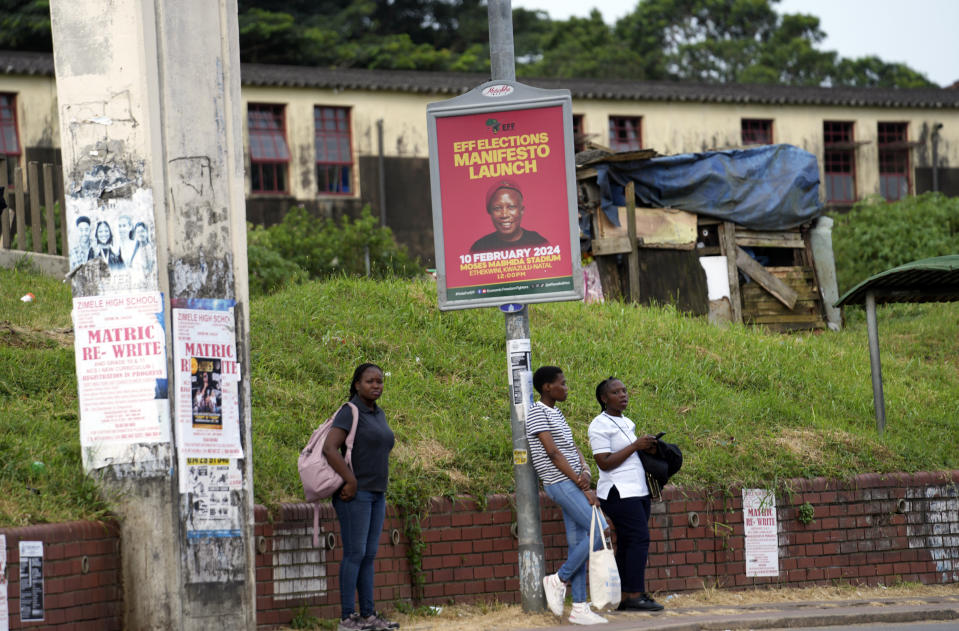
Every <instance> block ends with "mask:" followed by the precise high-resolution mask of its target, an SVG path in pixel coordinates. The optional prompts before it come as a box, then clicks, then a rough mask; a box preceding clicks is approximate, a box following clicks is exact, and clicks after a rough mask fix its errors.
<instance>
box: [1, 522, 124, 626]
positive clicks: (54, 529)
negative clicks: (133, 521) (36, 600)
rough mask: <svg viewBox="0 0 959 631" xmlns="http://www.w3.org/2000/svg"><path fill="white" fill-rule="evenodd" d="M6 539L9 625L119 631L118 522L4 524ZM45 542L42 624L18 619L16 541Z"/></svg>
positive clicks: (18, 542)
mask: <svg viewBox="0 0 959 631" xmlns="http://www.w3.org/2000/svg"><path fill="white" fill-rule="evenodd" d="M0 534H2V535H5V536H6V539H7V575H6V579H7V600H8V603H9V609H10V619H9V626H10V629H62V630H64V631H66V630H69V631H119V630H120V629H122V628H123V624H122V615H123V591H122V589H121V588H120V584H121V579H120V539H119V528H118V527H117V524H115V523H110V522H92V521H73V522H67V523H63V524H43V525H38V526H25V527H22V528H2V529H0ZM21 541H42V542H43V607H44V619H43V621H42V622H33V621H27V622H21V621H20V571H19V570H20V542H21Z"/></svg>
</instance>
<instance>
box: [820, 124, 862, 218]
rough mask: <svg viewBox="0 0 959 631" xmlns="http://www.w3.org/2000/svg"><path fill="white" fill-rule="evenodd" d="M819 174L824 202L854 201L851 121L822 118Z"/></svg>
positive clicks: (854, 168)
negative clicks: (823, 186)
mask: <svg viewBox="0 0 959 631" xmlns="http://www.w3.org/2000/svg"><path fill="white" fill-rule="evenodd" d="M822 136H823V173H824V174H825V180H826V181H825V184H826V203H827V204H843V205H848V204H852V203H853V202H855V201H856V144H855V139H854V137H853V124H852V123H851V122H848V121H824V122H823V124H822Z"/></svg>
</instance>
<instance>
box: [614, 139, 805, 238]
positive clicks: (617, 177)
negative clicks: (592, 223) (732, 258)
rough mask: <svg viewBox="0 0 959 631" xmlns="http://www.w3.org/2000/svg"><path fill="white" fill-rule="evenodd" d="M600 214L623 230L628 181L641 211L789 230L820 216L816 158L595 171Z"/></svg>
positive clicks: (728, 158)
mask: <svg viewBox="0 0 959 631" xmlns="http://www.w3.org/2000/svg"><path fill="white" fill-rule="evenodd" d="M596 171H597V173H598V177H597V183H598V184H599V190H600V195H601V197H602V206H603V212H605V213H606V216H607V217H608V218H609V220H610V221H611V222H613V225H617V226H618V225H619V215H618V213H617V210H616V207H617V206H625V205H626V199H625V196H624V193H625V186H626V184H627V182H629V181H630V180H632V181H633V182H635V186H636V199H637V201H638V203H639V204H640V205H641V206H646V207H652V208H678V209H680V210H685V211H689V212H692V213H696V214H701V215H709V216H712V217H716V218H718V219H722V220H724V221H732V222H735V223H737V224H739V225H741V226H743V227H745V228H748V229H750V230H788V229H790V228H795V227H796V226H799V225H801V224H803V223H805V222H807V221H811V220H812V219H815V218H816V217H818V216H819V215H821V214H822V212H823V211H822V204H821V203H820V201H819V166H818V165H817V164H816V156H814V155H813V154H811V153H809V152H808V151H803V150H802V149H800V148H799V147H794V146H793V145H767V146H763V147H757V148H755V149H731V150H728V151H707V152H703V153H685V154H682V155H678V156H663V157H658V158H651V159H649V160H635V161H627V162H606V163H602V164H598V165H596Z"/></svg>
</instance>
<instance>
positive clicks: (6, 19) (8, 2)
mask: <svg viewBox="0 0 959 631" xmlns="http://www.w3.org/2000/svg"><path fill="white" fill-rule="evenodd" d="M0 49H7V50H31V51H41V52H49V51H52V50H53V36H52V35H51V33H50V2H49V0H0Z"/></svg>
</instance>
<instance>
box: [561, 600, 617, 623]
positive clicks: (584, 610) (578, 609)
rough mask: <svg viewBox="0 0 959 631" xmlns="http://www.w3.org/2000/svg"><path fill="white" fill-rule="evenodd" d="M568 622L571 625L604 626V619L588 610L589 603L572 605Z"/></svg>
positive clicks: (605, 621) (605, 620)
mask: <svg viewBox="0 0 959 631" xmlns="http://www.w3.org/2000/svg"><path fill="white" fill-rule="evenodd" d="M569 621H570V622H571V623H572V624H606V623H607V622H609V620H607V619H606V618H604V617H602V616H601V615H599V614H597V613H596V612H594V611H593V610H592V609H590V608H589V603H573V610H572V611H571V612H569Z"/></svg>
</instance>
